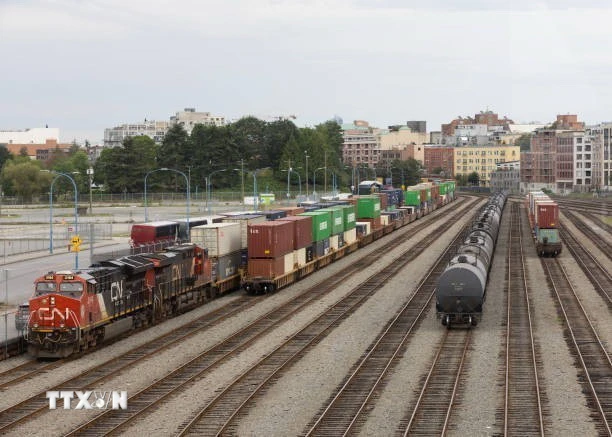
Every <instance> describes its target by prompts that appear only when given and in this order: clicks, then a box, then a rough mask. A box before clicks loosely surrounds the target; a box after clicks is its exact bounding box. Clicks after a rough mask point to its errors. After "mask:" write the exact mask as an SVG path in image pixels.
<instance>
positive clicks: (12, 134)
mask: <svg viewBox="0 0 612 437" xmlns="http://www.w3.org/2000/svg"><path fill="white" fill-rule="evenodd" d="M47 140H55V141H56V142H59V128H56V127H35V128H32V129H25V130H17V131H0V144H45V143H46V142H47Z"/></svg>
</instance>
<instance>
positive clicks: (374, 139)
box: [342, 120, 380, 167]
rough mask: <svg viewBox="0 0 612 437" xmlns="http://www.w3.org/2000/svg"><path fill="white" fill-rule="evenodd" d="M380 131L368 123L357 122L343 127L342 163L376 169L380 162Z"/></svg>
mask: <svg viewBox="0 0 612 437" xmlns="http://www.w3.org/2000/svg"><path fill="white" fill-rule="evenodd" d="M378 133H379V129H377V128H373V127H371V126H370V124H369V123H368V122H367V121H364V120H355V121H354V122H353V123H345V124H343V125H342V137H343V142H342V162H344V163H345V164H348V165H351V166H353V167H358V166H364V165H365V166H367V167H376V164H378V161H379V160H380V139H379V137H378Z"/></svg>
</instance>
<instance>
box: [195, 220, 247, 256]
mask: <svg viewBox="0 0 612 437" xmlns="http://www.w3.org/2000/svg"><path fill="white" fill-rule="evenodd" d="M191 242H192V243H195V244H197V245H199V246H201V247H204V248H206V249H208V256H210V257H214V256H223V255H226V254H228V253H230V252H235V251H237V250H240V249H241V248H242V245H241V244H240V225H239V224H238V223H212V224H209V225H202V226H196V227H194V228H191Z"/></svg>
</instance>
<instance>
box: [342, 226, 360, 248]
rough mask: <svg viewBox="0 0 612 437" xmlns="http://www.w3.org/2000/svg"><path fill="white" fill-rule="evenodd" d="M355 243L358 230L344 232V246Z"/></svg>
mask: <svg viewBox="0 0 612 437" xmlns="http://www.w3.org/2000/svg"><path fill="white" fill-rule="evenodd" d="M355 241H357V229H355V228H353V229H351V230H350V231H345V232H344V244H353V243H354V242H355Z"/></svg>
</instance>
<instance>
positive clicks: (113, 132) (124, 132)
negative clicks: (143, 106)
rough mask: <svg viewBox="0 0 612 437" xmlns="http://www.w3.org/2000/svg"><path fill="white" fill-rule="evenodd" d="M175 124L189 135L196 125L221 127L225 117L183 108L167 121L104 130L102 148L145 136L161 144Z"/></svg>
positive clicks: (129, 124) (153, 121)
mask: <svg viewBox="0 0 612 437" xmlns="http://www.w3.org/2000/svg"><path fill="white" fill-rule="evenodd" d="M175 124H180V125H181V126H183V128H184V129H185V130H186V131H187V133H188V134H191V131H192V130H193V128H194V127H195V125H196V124H203V125H204V126H223V125H225V117H221V116H214V115H211V114H210V112H196V110H195V108H185V110H184V111H179V112H177V113H176V114H175V115H173V116H171V117H170V119H169V121H155V120H147V119H145V120H144V121H143V122H141V123H126V124H122V125H120V126H115V127H113V128H110V129H104V147H115V146H120V145H121V144H122V143H123V140H124V139H126V138H129V137H137V136H141V135H146V136H148V137H150V138H151V139H152V140H153V141H155V144H161V143H162V141H163V140H164V137H165V136H166V132H168V130H169V129H170V128H171V127H172V126H173V125H175Z"/></svg>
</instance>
